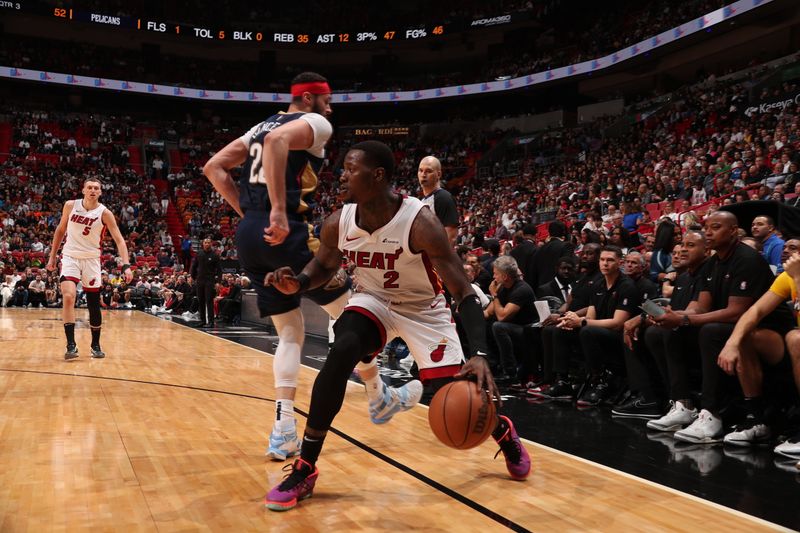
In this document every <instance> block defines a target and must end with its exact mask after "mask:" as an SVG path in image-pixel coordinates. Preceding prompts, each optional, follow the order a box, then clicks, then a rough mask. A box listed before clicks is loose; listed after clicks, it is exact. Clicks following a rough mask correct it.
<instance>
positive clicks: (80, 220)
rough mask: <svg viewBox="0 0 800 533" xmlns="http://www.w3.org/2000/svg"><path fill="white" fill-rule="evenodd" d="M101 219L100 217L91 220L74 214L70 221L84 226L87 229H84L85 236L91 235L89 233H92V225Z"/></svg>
mask: <svg viewBox="0 0 800 533" xmlns="http://www.w3.org/2000/svg"><path fill="white" fill-rule="evenodd" d="M99 218H100V217H97V218H89V217H85V216H82V215H78V214H74V213H73V215H72V216H71V217H70V219H69V220H70V221H71V222H75V223H76V224H83V225H84V226H85V227H84V228H83V234H84V235H89V232H90V231H92V224H94V223H95V222H97V220H98V219H99Z"/></svg>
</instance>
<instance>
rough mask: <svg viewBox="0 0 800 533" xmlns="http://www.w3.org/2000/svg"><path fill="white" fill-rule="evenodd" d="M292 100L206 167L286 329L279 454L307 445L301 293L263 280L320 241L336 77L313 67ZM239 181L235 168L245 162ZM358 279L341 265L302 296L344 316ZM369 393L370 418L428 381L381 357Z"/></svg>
mask: <svg viewBox="0 0 800 533" xmlns="http://www.w3.org/2000/svg"><path fill="white" fill-rule="evenodd" d="M291 93H292V103H291V105H290V106H289V108H288V109H287V111H286V113H278V114H276V115H273V116H271V117H269V118H268V119H266V120H265V121H263V122H260V123H258V124H256V125H255V126H253V128H251V129H250V131H248V132H247V133H246V134H245V135H243V136H242V137H240V138H239V139H235V140H234V141H232V142H231V143H230V144H228V145H227V146H226V147H225V148H223V149H222V150H220V151H219V152H218V153H217V154H215V155H214V156H213V157H212V158H211V159H210V160H209V161H208V163H207V164H206V166H205V167H204V169H203V172H204V173H205V175H206V177H207V178H208V179H209V181H210V182H211V183H212V185H213V186H214V188H215V189H216V190H217V191H218V192H219V193H220V195H221V196H222V197H223V198H225V200H226V201H227V202H228V203H229V204H230V205H231V207H233V209H234V210H235V211H236V212H237V213H239V215H240V216H241V217H242V220H241V222H240V223H239V226H238V229H237V231H236V245H237V248H238V253H239V262H240V263H241V265H242V267H243V268H244V270H245V272H246V273H247V275H248V277H249V278H250V279H252V280H258V281H257V282H256V283H253V288H254V289H255V290H256V294H257V302H258V309H259V312H260V313H261V316H262V317H264V316H269V317H271V319H272V323H273V324H274V326H275V329H276V330H277V332H278V346H277V348H276V349H275V358H274V360H273V373H274V375H275V397H276V402H275V403H276V412H275V421H274V423H273V426H272V431H271V433H270V437H269V447H268V449H267V456H269V457H270V458H272V459H274V460H277V461H284V460H286V459H287V458H288V457H293V456H296V455H299V454H300V445H301V442H300V439H299V438H298V436H297V421H296V419H295V414H294V397H295V392H296V390H297V375H298V373H299V371H300V355H301V351H302V348H303V342H304V340H305V326H304V323H303V314H302V312H301V311H300V295H299V294H293V295H286V294H283V293H282V292H280V291H278V290H276V289H275V288H274V287H270V286H266V285H263V284H262V283H260V282H261V281H262V280H264V278H265V276H266V275H267V273H269V272H272V271H274V270H275V269H277V268H279V267H284V266H286V267H289V268H290V269H293V270H294V271H295V272H299V271H300V270H301V269H302V268H303V267H304V266H305V265H306V263H308V262H309V260H311V258H312V257H313V254H314V252H315V251H316V249H317V248H318V246H319V241H318V240H317V239H316V238H315V237H313V233H312V227H311V225H310V224H309V221H308V217H309V216H310V215H311V214H312V213H313V210H314V196H315V194H316V189H317V183H318V173H319V171H320V169H321V167H322V163H323V158H324V155H325V149H324V147H325V144H326V143H327V142H328V139H329V138H330V136H331V134H332V133H333V127H332V126H331V124H330V122H328V120H327V119H326V117H328V116H329V115H330V114H331V113H332V111H331V107H330V100H331V89H330V87H329V85H328V82H327V80H326V79H325V78H324V77H322V76H321V75H319V74H316V73H314V72H304V73H302V74H299V75H298V76H296V77H295V78H294V79H293V80H292V87H291ZM242 164H243V166H242V173H241V177H240V178H239V186H238V188H237V186H236V184H235V183H234V181H233V178H232V177H231V175H230V170H231V169H233V168H235V167H237V166H239V165H242ZM350 285H351V283H350V279H349V278H348V277H347V276H346V274H344V271H342V270H340V269H337V270H336V271H334V272H331V276H329V277H328V279H326V280H325V283H320V286H319V287H317V288H316V289H314V290H311V291H308V292H306V293H305V294H303V296H305V297H307V298H309V299H310V300H312V301H313V302H316V303H317V304H318V305H320V306H321V307H322V308H323V309H324V310H325V311H326V312H327V313H328V314H329V315H330V316H331V317H333V318H336V317H338V316H339V315H340V314H341V312H342V309H343V308H344V306H345V304H346V303H347V300H348V298H349V297H350ZM359 370H360V372H361V376H362V379H363V380H364V381H365V383H366V385H367V390H368V392H369V393H370V394H372V395H371V396H370V398H371V402H370V408H369V411H370V419H371V420H372V422H374V423H376V424H380V423H383V422H385V421H387V420H388V419H389V418H391V416H393V415H394V414H395V413H396V412H399V411H403V410H407V409H410V408H412V407H413V406H414V405H416V404H417V402H418V401H419V399H420V397H421V396H422V384H421V383H420V382H419V381H417V380H414V381H410V382H409V383H406V384H405V385H403V386H402V387H399V388H393V387H387V386H386V385H385V384H384V383H383V381H382V380H381V379H380V376H379V373H378V368H377V363H376V362H375V361H370V362H369V363H364V364H361V365H360V366H359Z"/></svg>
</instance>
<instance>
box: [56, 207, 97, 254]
mask: <svg viewBox="0 0 800 533" xmlns="http://www.w3.org/2000/svg"><path fill="white" fill-rule="evenodd" d="M105 210H106V206H104V205H103V204H97V207H95V208H94V209H92V210H91V211H87V210H86V209H84V207H83V200H75V202H74V203H73V204H72V212H71V213H70V214H69V221H68V222H67V242H66V243H65V244H64V250H63V252H62V253H63V254H64V255H66V256H69V257H72V258H73V259H95V258H99V257H100V255H101V253H102V248H101V243H102V242H103V235H105V232H106V227H105V225H104V224H103V220H102V217H103V211H105Z"/></svg>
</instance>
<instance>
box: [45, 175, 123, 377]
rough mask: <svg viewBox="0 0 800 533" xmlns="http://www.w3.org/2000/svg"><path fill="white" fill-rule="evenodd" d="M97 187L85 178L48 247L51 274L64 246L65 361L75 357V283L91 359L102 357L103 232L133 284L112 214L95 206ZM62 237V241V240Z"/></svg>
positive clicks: (62, 274)
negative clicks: (80, 195)
mask: <svg viewBox="0 0 800 533" xmlns="http://www.w3.org/2000/svg"><path fill="white" fill-rule="evenodd" d="M101 192H102V190H101V183H100V180H98V179H96V178H88V179H87V180H86V181H84V183H83V199H81V200H68V201H67V202H65V203H64V209H63V210H62V212H61V221H60V222H59V224H58V227H56V231H55V235H53V245H52V246H51V247H50V260H49V261H48V262H47V270H49V271H51V272H52V271H54V270H55V269H56V265H57V263H58V249H59V248H60V247H61V243H62V242H64V250H63V254H62V257H61V277H60V278H59V279H60V281H61V295H62V298H63V301H62V304H63V307H62V309H61V316H62V318H63V320H64V333H65V335H66V337H67V350H66V352H64V359H65V360H66V361H69V360H71V359H75V358H76V357H78V345H77V344H76V343H75V295H76V292H77V285H78V283H79V282H80V283H82V284H83V291H84V292H85V293H86V306H87V307H88V308H89V326H90V328H91V331H92V344H91V355H92V357H93V358H95V359H102V358H103V357H105V356H106V354H105V353H104V352H103V350H102V349H101V348H100V328H101V326H102V323H103V316H102V314H101V313H100V288H101V269H100V255H101V254H102V242H103V236H104V235H105V232H106V230H108V231H109V233H111V238H113V239H114V243H115V244H116V245H117V251H118V253H119V256H120V257H121V258H122V262H123V266H122V272H123V275H124V276H125V281H126V283H130V282H131V281H132V280H133V273H132V272H131V267H130V264H129V262H128V246H127V245H126V244H125V239H124V238H123V237H122V233H120V231H119V227H117V221H116V219H115V218H114V214H113V213H112V212H111V211H109V210H108V209H107V208H106V206H104V205H103V204H101V203H100V202H99V198H100V194H101ZM65 235H66V241H64V236H65Z"/></svg>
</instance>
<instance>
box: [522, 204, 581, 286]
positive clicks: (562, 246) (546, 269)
mask: <svg viewBox="0 0 800 533" xmlns="http://www.w3.org/2000/svg"><path fill="white" fill-rule="evenodd" d="M547 230H548V232H549V233H550V238H549V239H548V241H547V242H546V243H545V244H544V245H543V246H542V247H541V248H539V251H538V252H537V253H536V256H535V257H534V259H533V263H534V268H533V270H534V274H535V276H536V277H535V279H533V280H532V281H533V282H534V283H533V285H531V286H532V287H538V286H540V285H544V284H545V283H549V282H550V281H552V280H553V278H555V277H556V266H557V264H558V260H559V259H561V258H562V257H564V256H572V255H574V254H575V245H574V244H571V243H568V242H564V239H565V237H566V236H567V226H566V225H565V224H564V223H563V222H561V221H560V220H554V221H552V222H551V223H550V225H549V226H548V228H547Z"/></svg>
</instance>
